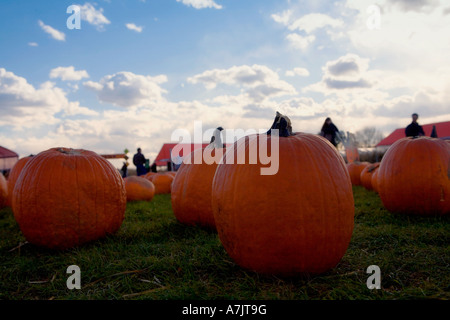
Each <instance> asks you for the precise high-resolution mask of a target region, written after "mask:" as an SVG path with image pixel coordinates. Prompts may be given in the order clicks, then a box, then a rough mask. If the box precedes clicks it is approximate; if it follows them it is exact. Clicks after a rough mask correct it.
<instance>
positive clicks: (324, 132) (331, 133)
mask: <svg viewBox="0 0 450 320" xmlns="http://www.w3.org/2000/svg"><path fill="white" fill-rule="evenodd" d="M337 133H339V130H338V128H337V127H336V126H335V125H334V123H333V122H332V121H331V119H330V118H326V119H325V122H324V123H323V126H322V129H321V130H320V135H321V136H322V137H324V138H325V139H327V140H328V141H330V142H331V144H332V145H333V146H335V147H336V146H337V143H336V134H337Z"/></svg>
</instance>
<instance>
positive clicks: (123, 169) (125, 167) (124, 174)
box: [120, 162, 128, 178]
mask: <svg viewBox="0 0 450 320" xmlns="http://www.w3.org/2000/svg"><path fill="white" fill-rule="evenodd" d="M120 171H122V178H126V177H127V174H128V167H127V163H126V162H124V163H123V166H122V169H120Z"/></svg>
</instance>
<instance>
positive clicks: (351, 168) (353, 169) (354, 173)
mask: <svg viewBox="0 0 450 320" xmlns="http://www.w3.org/2000/svg"><path fill="white" fill-rule="evenodd" d="M368 165H369V163H368V162H358V161H355V162H351V163H347V170H348V173H349V174H350V179H351V180H352V184H353V185H354V186H360V185H361V172H362V171H363V170H364V168H365V167H367V166H368Z"/></svg>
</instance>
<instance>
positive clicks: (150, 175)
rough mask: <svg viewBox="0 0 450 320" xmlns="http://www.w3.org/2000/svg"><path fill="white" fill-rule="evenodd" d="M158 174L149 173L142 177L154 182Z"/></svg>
mask: <svg viewBox="0 0 450 320" xmlns="http://www.w3.org/2000/svg"><path fill="white" fill-rule="evenodd" d="M156 174H157V173H156V172H149V173H147V174H145V175H143V176H142V177H143V178H145V179H147V180H148V181H152V180H153V177H154V176H155V175H156Z"/></svg>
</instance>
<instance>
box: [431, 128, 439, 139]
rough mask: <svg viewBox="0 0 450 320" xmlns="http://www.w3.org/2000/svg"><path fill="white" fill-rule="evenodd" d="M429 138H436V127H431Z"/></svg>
mask: <svg viewBox="0 0 450 320" xmlns="http://www.w3.org/2000/svg"><path fill="white" fill-rule="evenodd" d="M430 137H432V138H437V137H438V134H437V130H436V126H433V130H431V134H430Z"/></svg>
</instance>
